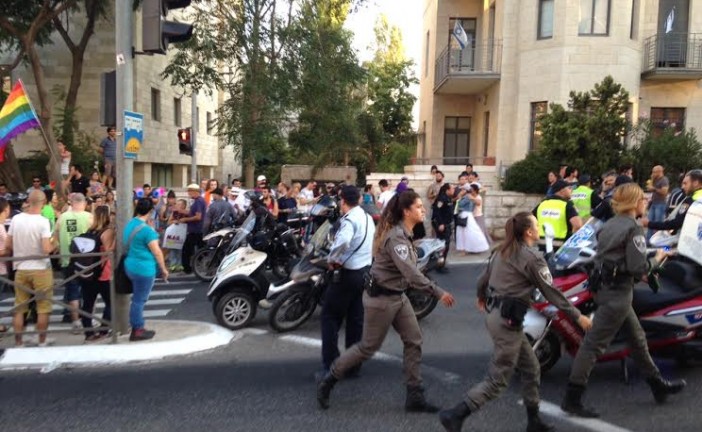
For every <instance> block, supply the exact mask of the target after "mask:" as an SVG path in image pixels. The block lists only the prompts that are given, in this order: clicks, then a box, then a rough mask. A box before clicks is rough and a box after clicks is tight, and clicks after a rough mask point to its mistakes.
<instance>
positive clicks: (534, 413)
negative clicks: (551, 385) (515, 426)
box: [526, 405, 556, 432]
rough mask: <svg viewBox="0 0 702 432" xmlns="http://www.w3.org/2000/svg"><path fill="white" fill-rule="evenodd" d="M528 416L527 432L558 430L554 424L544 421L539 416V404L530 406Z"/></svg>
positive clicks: (527, 408)
mask: <svg viewBox="0 0 702 432" xmlns="http://www.w3.org/2000/svg"><path fill="white" fill-rule="evenodd" d="M526 410H527V418H528V419H529V423H528V424H527V432H553V431H555V430H556V428H555V427H553V425H550V424H548V423H544V422H543V420H541V417H540V416H539V406H538V405H537V406H528V407H526Z"/></svg>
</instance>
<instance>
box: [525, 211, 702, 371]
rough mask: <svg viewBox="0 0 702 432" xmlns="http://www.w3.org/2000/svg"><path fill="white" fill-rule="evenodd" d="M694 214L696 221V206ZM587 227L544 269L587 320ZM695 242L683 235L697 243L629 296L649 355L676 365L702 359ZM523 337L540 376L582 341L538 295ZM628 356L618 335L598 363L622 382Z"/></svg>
mask: <svg viewBox="0 0 702 432" xmlns="http://www.w3.org/2000/svg"><path fill="white" fill-rule="evenodd" d="M698 212H699V214H700V218H699V219H700V221H702V204H700V206H699V207H698ZM591 222H592V224H591V228H592V230H588V231H585V232H584V233H583V234H582V235H580V236H577V233H576V235H574V236H573V237H571V238H570V239H569V240H568V241H567V242H566V243H565V244H564V245H563V247H562V248H561V249H559V250H558V251H557V252H556V253H555V254H554V255H553V256H552V257H551V258H550V259H549V265H550V266H551V267H553V268H555V269H556V270H557V271H562V274H563V275H562V276H558V277H554V279H553V285H554V286H555V287H557V288H558V289H560V290H561V291H562V292H563V294H564V295H565V296H566V298H568V299H569V300H570V301H571V302H572V303H573V304H574V305H575V306H576V307H577V308H578V309H579V310H580V312H581V313H583V314H585V315H588V316H594V315H595V314H596V313H597V312H596V304H595V302H594V299H593V292H592V291H591V289H590V283H591V280H590V279H589V277H588V275H589V274H592V272H591V270H592V268H593V266H594V257H595V254H596V252H595V249H596V244H597V243H596V242H597V240H596V232H597V231H598V227H597V224H601V222H599V221H596V220H595V221H593V220H591ZM686 224H687V220H686ZM586 226H587V225H586ZM694 229H695V230H696V227H695V228H694ZM683 230H684V227H683ZM689 231H690V229H688V232H689ZM696 236H697V234H696V232H695V236H689V235H688V239H689V238H690V237H693V238H695V239H697V240H696V241H688V242H687V243H688V246H687V249H689V250H686V248H685V247H682V248H680V249H678V252H679V254H678V255H677V256H674V257H671V258H669V259H668V260H667V261H666V262H665V263H664V264H663V265H662V266H661V268H660V270H657V271H656V272H655V273H653V274H649V275H648V279H649V282H648V284H646V283H638V284H637V285H636V286H635V288H634V293H633V302H632V304H633V308H634V311H635V312H636V314H637V315H638V317H639V320H640V322H641V326H642V327H643V329H644V331H645V332H646V339H647V341H648V346H649V350H650V352H651V354H653V355H656V356H666V357H671V358H675V359H677V360H678V361H680V362H686V361H688V360H689V359H691V358H702V262H700V260H701V258H699V257H702V254H700V252H702V240H700V239H699V238H697V237H696ZM676 240H677V238H676V237H675V236H671V235H669V234H667V233H662V234H660V235H658V234H656V235H654V236H653V237H652V238H651V244H652V245H654V246H655V247H662V248H671V247H674V246H675V244H674V242H675V241H676ZM648 253H649V254H653V253H655V248H654V249H648ZM695 256H696V257H697V258H695ZM607 274H608V276H607V277H608V278H611V277H613V275H615V274H616V273H613V269H609V270H607ZM524 332H525V334H526V335H527V338H528V339H529V340H530V342H531V343H532V347H533V349H534V351H535V354H536V356H537V358H538V359H539V363H540V365H541V370H542V371H543V372H545V371H547V370H549V369H550V368H552V367H553V366H554V365H555V364H556V363H557V362H558V360H559V358H560V356H561V353H562V352H567V353H569V354H570V355H572V356H575V354H576V353H577V351H578V349H579V347H580V345H581V343H582V340H583V337H584V332H583V331H582V329H580V327H579V326H577V324H575V323H573V322H571V321H570V319H569V318H568V317H567V316H566V315H565V314H564V313H563V312H561V311H559V310H558V309H556V308H555V307H554V306H552V305H550V304H549V303H548V302H547V301H546V300H545V298H543V296H542V295H541V294H540V293H539V292H538V291H537V292H536V296H535V299H534V305H533V307H532V308H530V309H529V310H528V311H527V314H526V317H525V320H524ZM629 353H630V350H629V348H628V346H627V345H626V344H625V339H624V338H623V337H622V335H618V336H617V337H616V338H615V340H614V341H613V343H612V344H611V345H610V347H609V348H608V350H607V351H606V352H605V353H604V354H603V355H602V356H600V357H599V358H598V361H601V362H603V361H611V360H619V361H620V362H621V364H622V374H623V377H624V379H625V380H628V369H627V367H626V362H625V360H626V358H627V357H628V356H629Z"/></svg>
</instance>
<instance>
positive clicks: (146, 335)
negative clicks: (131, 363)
mask: <svg viewBox="0 0 702 432" xmlns="http://www.w3.org/2000/svg"><path fill="white" fill-rule="evenodd" d="M155 335H156V332H155V331H153V330H146V329H143V328H142V329H136V330H132V333H131V334H130V335H129V341H130V342H138V341H144V340H149V339H151V338H153V337H154V336H155Z"/></svg>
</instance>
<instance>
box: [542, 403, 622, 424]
mask: <svg viewBox="0 0 702 432" xmlns="http://www.w3.org/2000/svg"><path fill="white" fill-rule="evenodd" d="M539 409H540V411H541V412H542V413H544V414H547V415H549V416H551V417H557V418H558V419H560V420H563V421H564V422H566V423H570V424H573V425H576V426H580V427H582V428H585V429H590V430H591V431H596V432H632V431H631V430H629V429H625V428H623V427H619V426H617V425H613V424H611V423H607V422H606V421H603V420H600V419H586V418H580V417H575V416H571V415H569V414H568V413H565V412H563V410H562V409H561V407H560V406H558V405H556V404H553V403H551V402H547V401H543V400H542V401H541V403H540V405H539Z"/></svg>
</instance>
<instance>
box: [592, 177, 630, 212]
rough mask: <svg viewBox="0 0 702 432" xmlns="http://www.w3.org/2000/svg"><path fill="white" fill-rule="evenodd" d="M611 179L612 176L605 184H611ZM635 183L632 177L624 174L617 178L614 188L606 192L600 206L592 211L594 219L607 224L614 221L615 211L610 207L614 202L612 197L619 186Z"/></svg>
mask: <svg viewBox="0 0 702 432" xmlns="http://www.w3.org/2000/svg"><path fill="white" fill-rule="evenodd" d="M611 179H612V177H611V176H610V177H607V178H605V181H604V182H609V181H611ZM633 181H634V180H632V179H631V177H629V176H628V175H624V174H622V175H619V176H617V177H615V178H614V183H613V185H612V187H610V188H608V189H607V190H606V192H605V193H604V196H603V197H602V201H601V202H600V204H599V205H598V206H597V207H595V208H594V209H593V210H592V217H594V218H597V219H599V220H601V221H602V222H607V221H608V220H610V219H612V218H613V217H614V210H612V206H611V205H610V203H611V202H612V196H613V195H614V191H615V190H616V189H617V187H618V186H621V185H623V184H627V183H632V182H633ZM604 182H603V185H604ZM603 189H604V188H603Z"/></svg>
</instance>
